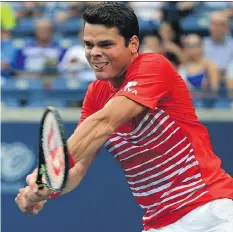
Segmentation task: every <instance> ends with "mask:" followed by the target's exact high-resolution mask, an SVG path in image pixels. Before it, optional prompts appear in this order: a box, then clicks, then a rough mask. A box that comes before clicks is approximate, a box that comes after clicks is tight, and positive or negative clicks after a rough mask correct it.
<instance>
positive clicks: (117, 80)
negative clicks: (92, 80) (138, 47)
mask: <svg viewBox="0 0 233 232" xmlns="http://www.w3.org/2000/svg"><path fill="white" fill-rule="evenodd" d="M137 56H138V53H136V54H135V55H133V56H132V59H131V62H130V63H129V65H130V64H131V63H132V62H133V61H134V60H135V58H136V57H137ZM129 65H128V66H127V67H126V69H124V71H123V72H122V73H120V74H119V76H118V77H117V78H115V79H113V80H109V82H110V83H111V85H112V87H113V88H120V87H121V86H122V84H123V83H124V80H125V76H126V73H127V70H128V67H129Z"/></svg>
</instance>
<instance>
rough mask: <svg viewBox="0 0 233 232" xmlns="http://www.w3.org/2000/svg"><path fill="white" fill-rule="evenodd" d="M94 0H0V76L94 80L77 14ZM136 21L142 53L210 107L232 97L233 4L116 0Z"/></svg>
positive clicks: (5, 77)
mask: <svg viewBox="0 0 233 232" xmlns="http://www.w3.org/2000/svg"><path fill="white" fill-rule="evenodd" d="M96 3H98V2H78V1H77V2H1V3H0V4H1V15H2V16H1V79H2V80H4V81H5V82H6V81H7V80H9V79H14V78H15V79H17V78H40V79H42V80H50V79H54V78H55V79H56V78H74V79H78V80H82V79H83V80H87V82H90V81H93V80H95V76H94V74H93V72H92V71H91V69H90V66H89V64H88V62H87V61H86V58H85V55H84V47H83V45H82V40H81V37H82V20H81V15H82V12H83V11H84V10H85V9H86V7H88V5H90V4H96ZM122 4H126V5H129V6H130V7H132V8H133V9H134V11H135V13H136V15H137V16H138V19H139V25H140V31H141V34H140V40H141V48H140V52H155V53H159V54H162V55H164V56H165V57H166V58H167V59H169V60H170V61H171V62H172V64H173V65H174V66H175V68H176V69H177V71H178V72H179V74H180V75H181V76H182V78H183V79H184V80H185V81H186V83H187V86H188V87H189V89H190V91H191V92H192V93H193V96H194V97H195V96H196V95H195V94H197V93H198V94H200V93H201V97H204V98H205V99H204V100H203V102H204V105H205V106H206V107H213V106H214V105H215V99H216V98H219V97H221V96H223V97H225V98H231V99H233V36H232V35H233V3H232V2H178V1H177V2H122Z"/></svg>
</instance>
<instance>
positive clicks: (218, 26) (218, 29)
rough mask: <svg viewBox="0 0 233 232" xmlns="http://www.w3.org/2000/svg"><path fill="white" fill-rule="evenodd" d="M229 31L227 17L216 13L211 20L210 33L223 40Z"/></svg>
mask: <svg viewBox="0 0 233 232" xmlns="http://www.w3.org/2000/svg"><path fill="white" fill-rule="evenodd" d="M227 31H228V22H227V19H226V18H225V17H221V16H220V15H219V16H218V15H216V16H214V17H212V19H211V22H210V33H211V36H212V37H213V38H214V39H216V40H221V39H222V38H224V37H225V35H226V33H227Z"/></svg>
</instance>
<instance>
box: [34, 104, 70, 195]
mask: <svg viewBox="0 0 233 232" xmlns="http://www.w3.org/2000/svg"><path fill="white" fill-rule="evenodd" d="M69 166H70V165H69V155H68V149H67V144H66V138H65V132H64V126H63V122H62V119H61V117H60V115H59V113H58V111H57V110H56V109H55V108H54V107H51V106H49V107H47V108H46V110H45V112H44V114H43V116H42V119H41V123H40V139H39V162H38V175H37V180H36V183H37V185H38V188H39V189H43V188H44V187H48V188H49V189H51V190H52V191H53V192H61V191H62V190H63V189H64V187H65V186H66V182H67V177H68V171H69V169H70V167H69ZM43 176H45V179H46V183H43V181H42V177H43Z"/></svg>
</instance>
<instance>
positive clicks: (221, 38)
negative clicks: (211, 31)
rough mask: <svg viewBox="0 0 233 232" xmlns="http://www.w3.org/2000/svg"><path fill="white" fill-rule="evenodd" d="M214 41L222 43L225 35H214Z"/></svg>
mask: <svg viewBox="0 0 233 232" xmlns="http://www.w3.org/2000/svg"><path fill="white" fill-rule="evenodd" d="M212 39H213V41H214V42H216V43H222V42H223V41H224V39H225V36H222V37H212Z"/></svg>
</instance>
